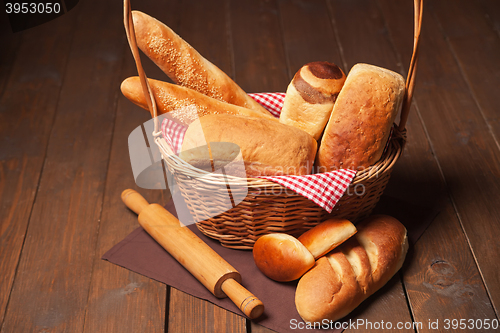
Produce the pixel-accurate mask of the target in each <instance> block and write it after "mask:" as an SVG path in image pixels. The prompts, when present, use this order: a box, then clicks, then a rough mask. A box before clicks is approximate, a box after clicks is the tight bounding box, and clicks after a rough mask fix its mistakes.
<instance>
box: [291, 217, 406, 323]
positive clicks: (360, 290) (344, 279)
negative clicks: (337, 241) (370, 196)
mask: <svg viewBox="0 0 500 333" xmlns="http://www.w3.org/2000/svg"><path fill="white" fill-rule="evenodd" d="M357 227H358V232H357V233H356V234H355V235H354V237H353V238H351V239H349V240H348V241H346V242H345V243H344V244H342V245H340V246H339V247H337V248H336V249H334V250H333V251H332V252H330V253H328V254H327V255H326V256H324V257H321V258H319V259H318V260H317V261H316V265H315V266H314V267H313V268H311V269H310V270H309V271H308V272H307V273H305V274H304V276H303V277H302V278H301V279H300V281H299V283H298V284H297V290H296V293H295V305H296V308H297V311H298V313H299V315H300V316H301V318H302V319H303V320H304V321H306V322H321V321H322V320H324V319H327V320H331V321H336V320H339V319H341V318H342V317H344V316H346V315H347V314H349V313H350V312H351V311H352V310H354V309H355V308H356V307H357V306H358V305H359V304H360V303H361V302H363V301H364V300H365V299H366V298H368V297H369V296H370V295H372V294H373V293H375V292H376V291H377V290H379V289H380V288H381V287H382V286H383V285H385V284H386V283H387V282H388V281H389V280H390V279H391V278H392V276H393V275H394V274H395V273H396V272H397V271H398V270H399V269H400V268H401V266H402V265H403V261H404V259H405V256H406V252H407V250H408V241H407V236H406V229H405V227H404V226H403V225H402V224H401V223H400V222H399V221H398V220H396V219H395V218H393V217H390V216H386V215H375V216H372V217H370V218H368V219H366V220H365V221H363V222H362V223H361V224H358V226H357Z"/></svg>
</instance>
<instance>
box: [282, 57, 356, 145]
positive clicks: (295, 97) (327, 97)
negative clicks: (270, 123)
mask: <svg viewBox="0 0 500 333" xmlns="http://www.w3.org/2000/svg"><path fill="white" fill-rule="evenodd" d="M345 79H346V76H345V74H344V72H343V71H342V70H341V69H340V68H339V67H338V66H337V65H335V64H333V63H329V62H326V61H316V62H311V63H309V64H306V65H304V66H303V67H302V68H301V69H299V70H298V71H297V73H296V74H295V76H294V77H293V79H292V82H290V84H289V85H288V88H287V90H286V94H285V100H284V102H283V109H282V110H281V114H280V122H282V123H283V124H287V125H290V126H294V127H297V128H300V129H301V130H304V131H306V132H307V133H309V134H311V135H312V136H313V137H314V139H316V140H318V139H319V138H320V137H321V133H323V129H324V128H325V125H326V123H327V122H328V118H329V117H330V114H331V113H332V110H333V105H334V104H335V100H336V99H337V95H338V94H339V92H340V90H341V89H342V86H343V85H344V81H345Z"/></svg>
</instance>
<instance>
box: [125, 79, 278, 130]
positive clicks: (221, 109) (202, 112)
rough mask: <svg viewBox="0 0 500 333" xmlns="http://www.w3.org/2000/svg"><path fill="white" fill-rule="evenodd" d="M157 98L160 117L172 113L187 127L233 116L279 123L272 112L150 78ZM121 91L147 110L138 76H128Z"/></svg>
mask: <svg viewBox="0 0 500 333" xmlns="http://www.w3.org/2000/svg"><path fill="white" fill-rule="evenodd" d="M148 81H149V85H150V87H151V90H152V92H153V95H154V97H155V101H156V106H157V110H158V115H160V114H164V113H169V114H170V116H171V117H172V118H173V119H175V120H177V121H178V122H179V123H180V124H182V125H184V126H188V125H189V124H191V123H192V122H193V121H194V120H196V119H198V118H199V117H203V116H206V115H209V114H232V115H242V116H248V117H256V118H267V119H271V120H276V121H277V119H276V118H274V117H273V116H272V115H271V114H270V113H268V114H265V113H262V112H259V111H255V110H251V109H247V108H244V107H241V106H237V105H234V104H229V103H226V102H222V101H220V100H217V99H215V98H211V97H208V96H206V95H203V94H202V93H199V92H197V91H195V90H193V89H189V88H185V87H182V86H179V85H176V84H172V83H168V82H164V81H159V80H153V79H148ZM121 91H122V93H123V95H124V96H125V97H127V98H128V99H129V100H130V101H131V102H133V103H134V104H136V105H138V106H140V107H141V108H143V109H145V110H148V111H149V109H148V105H147V103H146V99H145V98H144V94H143V91H142V88H141V82H140V80H139V77H138V76H134V77H129V78H127V79H125V80H124V81H123V82H122V84H121Z"/></svg>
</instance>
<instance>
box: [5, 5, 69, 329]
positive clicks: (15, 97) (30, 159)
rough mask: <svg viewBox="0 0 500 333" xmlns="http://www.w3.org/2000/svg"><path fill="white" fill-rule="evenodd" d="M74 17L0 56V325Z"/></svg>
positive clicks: (31, 33)
mask: <svg viewBox="0 0 500 333" xmlns="http://www.w3.org/2000/svg"><path fill="white" fill-rule="evenodd" d="M72 19H74V16H72V15H69V14H68V16H65V17H62V18H60V19H59V20H57V21H53V22H49V23H47V24H45V25H42V26H39V27H37V28H35V29H30V30H28V31H25V32H20V33H17V34H15V36H11V37H10V43H8V42H7V41H6V49H4V50H5V52H6V53H3V52H1V53H2V54H1V55H0V58H1V61H2V67H1V68H2V69H1V75H2V77H1V79H0V81H1V83H0V85H1V87H2V88H1V91H2V94H1V99H0V133H1V134H2V135H1V136H0V240H1V241H0V253H1V256H0V271H1V272H2V274H0V323H1V322H3V319H4V315H5V312H6V308H7V304H8V300H9V297H10V293H11V289H12V285H13V283H14V278H15V276H16V269H17V265H18V263H19V258H20V255H21V250H22V247H23V242H24V238H25V235H26V229H27V227H28V221H29V218H30V214H31V210H32V206H33V202H34V200H35V196H36V192H37V188H38V182H39V178H40V173H41V172H42V167H43V162H44V159H45V154H46V146H47V142H48V139H49V136H50V131H51V128H52V125H53V119H54V114H55V112H56V105H57V99H58V96H59V93H60V89H61V85H62V81H63V76H64V70H65V68H66V64H67V60H68V53H69V49H70V47H69V46H70V45H71V38H72V35H73V33H74V24H73V23H72ZM8 29H10V27H9V28H8ZM13 39H14V40H13ZM5 40H9V38H6V39H5ZM7 43H8V44H7ZM16 44H18V46H16ZM16 49H17V51H15V50H16ZM54 49H57V50H58V52H54V51H53V50H54ZM34 50H36V52H34ZM8 52H13V54H8ZM35 54H36V56H34V55H35ZM14 55H15V57H14Z"/></svg>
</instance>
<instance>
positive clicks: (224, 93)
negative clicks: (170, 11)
mask: <svg viewBox="0 0 500 333" xmlns="http://www.w3.org/2000/svg"><path fill="white" fill-rule="evenodd" d="M132 16H133V20H134V29H135V34H136V39H137V45H138V46H139V48H140V49H141V50H142V51H143V52H144V53H145V54H146V55H147V56H148V57H149V58H150V59H151V60H152V61H153V62H154V63H155V64H156V65H157V66H158V67H159V68H160V69H161V70H162V71H163V72H165V74H167V75H168V77H170V78H171V79H172V80H173V81H174V82H175V83H177V84H180V85H182V86H185V87H188V88H191V89H193V90H196V91H198V92H200V93H202V94H204V95H207V96H209V97H212V98H215V99H218V100H221V101H224V102H227V103H230V104H235V105H239V106H242V107H246V108H249V109H253V110H256V111H258V112H261V113H264V114H269V112H268V111H267V110H266V109H265V108H264V107H262V106H261V105H260V104H259V103H257V102H256V101H255V100H254V99H253V98H251V97H250V96H248V95H247V93H246V92H245V91H243V89H241V87H240V86H238V85H237V84H236V83H235V82H234V81H233V80H232V79H231V78H230V77H229V76H228V75H227V74H226V73H224V72H223V71H222V70H220V69H219V68H218V67H217V66H215V65H214V64H212V63H211V62H210V61H208V60H207V59H205V58H204V57H203V56H202V55H201V54H200V53H198V51H196V50H195V49H194V48H193V47H192V46H191V45H189V44H188V43H187V42H186V41H184V40H183V39H182V38H181V37H180V36H179V35H177V34H176V33H175V32H174V31H173V30H172V29H170V28H169V27H168V26H166V25H165V24H163V23H162V22H160V21H158V20H157V19H155V18H153V17H151V16H149V15H147V14H144V13H142V12H140V11H133V12H132Z"/></svg>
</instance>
